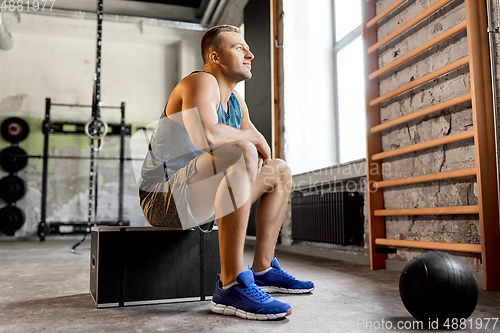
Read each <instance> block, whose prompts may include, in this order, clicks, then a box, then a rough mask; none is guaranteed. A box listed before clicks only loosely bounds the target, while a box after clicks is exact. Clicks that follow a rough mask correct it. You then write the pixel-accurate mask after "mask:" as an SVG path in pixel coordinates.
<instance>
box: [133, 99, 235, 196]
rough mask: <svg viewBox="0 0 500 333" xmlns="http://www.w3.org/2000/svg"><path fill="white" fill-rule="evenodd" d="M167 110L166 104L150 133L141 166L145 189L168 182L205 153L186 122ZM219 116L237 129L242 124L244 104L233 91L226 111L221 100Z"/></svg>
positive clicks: (142, 182) (220, 120) (221, 122)
mask: <svg viewBox="0 0 500 333" xmlns="http://www.w3.org/2000/svg"><path fill="white" fill-rule="evenodd" d="M165 110H166V106H165V108H164V111H163V113H162V115H161V116H160V119H159V120H158V124H157V125H156V128H155V131H154V133H153V135H152V136H151V140H150V144H149V151H148V153H147V155H146V158H145V160H144V163H143V166H142V171H141V176H142V181H141V189H143V190H146V191H147V189H148V187H150V186H151V185H154V184H157V183H159V182H166V181H167V180H168V179H169V178H170V177H172V175H173V174H174V173H175V172H177V171H178V170H179V169H181V168H183V167H184V166H186V164H187V163H188V162H189V161H191V160H192V159H194V158H195V157H197V156H198V155H201V154H203V153H204V151H202V150H200V149H199V148H197V147H196V146H195V145H194V144H193V142H192V141H191V139H190V137H189V134H188V132H187V130H186V127H185V126H184V124H180V123H178V122H175V121H173V120H171V119H170V118H169V117H168V116H167V115H166V113H165ZM217 119H218V123H219V124H225V125H228V126H231V127H234V128H237V129H239V128H240V127H241V108H240V104H239V103H238V99H237V98H236V96H235V95H234V94H233V93H231V95H230V97H229V100H228V112H227V113H226V111H224V108H223V107H222V102H221V101H220V102H219V108H218V109H217Z"/></svg>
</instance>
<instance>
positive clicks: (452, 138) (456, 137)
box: [372, 130, 474, 160]
mask: <svg viewBox="0 0 500 333" xmlns="http://www.w3.org/2000/svg"><path fill="white" fill-rule="evenodd" d="M473 137H474V130H468V131H465V132H460V133H457V134H451V135H447V136H444V137H442V138H437V139H433V140H429V141H425V142H420V143H417V144H414V145H410V146H406V147H402V148H397V149H392V150H388V151H384V152H382V153H378V154H374V155H373V156H372V159H373V160H381V159H383V158H387V157H392V156H397V155H402V154H406V153H411V152H414V151H418V150H423V149H427V148H431V147H436V146H440V145H445V144H448V143H452V142H457V141H462V140H466V139H470V138H473Z"/></svg>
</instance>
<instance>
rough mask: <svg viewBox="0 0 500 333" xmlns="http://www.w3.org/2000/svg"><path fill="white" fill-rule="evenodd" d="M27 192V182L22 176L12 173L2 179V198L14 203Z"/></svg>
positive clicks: (0, 192) (0, 186) (0, 194)
mask: <svg viewBox="0 0 500 333" xmlns="http://www.w3.org/2000/svg"><path fill="white" fill-rule="evenodd" d="M25 194H26V183H25V182H24V180H22V179H21V178H19V177H17V176H14V175H10V176H7V177H4V178H2V179H1V180H0V198H1V199H2V200H3V201H5V202H7V203H14V202H16V201H17V200H19V199H21V198H22V197H24V195H25Z"/></svg>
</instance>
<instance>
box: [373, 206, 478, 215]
mask: <svg viewBox="0 0 500 333" xmlns="http://www.w3.org/2000/svg"><path fill="white" fill-rule="evenodd" d="M455 214H479V206H455V207H430V208H409V209H379V210H376V211H375V216H402V215H455Z"/></svg>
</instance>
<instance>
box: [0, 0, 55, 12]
mask: <svg viewBox="0 0 500 333" xmlns="http://www.w3.org/2000/svg"><path fill="white" fill-rule="evenodd" d="M47 3H49V4H50V3H51V5H50V9H49V11H52V7H53V6H54V4H55V3H56V0H17V1H16V0H9V1H7V0H4V1H3V2H2V5H0V8H1V9H3V10H4V11H9V12H14V11H17V12H23V11H27V12H29V11H33V12H37V11H39V10H40V11H42V12H43V11H45V9H46V8H47V9H48V8H49V7H48V6H47ZM46 6H47V7H46Z"/></svg>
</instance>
